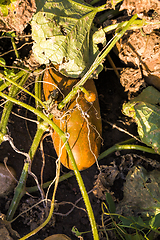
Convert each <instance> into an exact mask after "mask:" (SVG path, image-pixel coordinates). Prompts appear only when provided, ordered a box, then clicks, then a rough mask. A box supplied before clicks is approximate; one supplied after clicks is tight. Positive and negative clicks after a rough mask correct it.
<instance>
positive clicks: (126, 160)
mask: <svg viewBox="0 0 160 240" xmlns="http://www.w3.org/2000/svg"><path fill="white" fill-rule="evenodd" d="M29 31H30V29H29V28H26V29H25V31H24V34H26V32H29ZM137 36H138V37H139V38H141V35H140V31H139V30H137V32H136V31H135V32H134V31H133V32H129V33H128V34H126V35H125V37H124V38H123V40H122V42H123V47H122V48H120V46H119V45H117V49H118V51H119V57H120V58H121V60H120V59H119V58H118V56H117V55H116V54H115V50H114V52H112V53H111V57H112V59H113V61H114V63H115V65H116V67H117V69H118V70H119V72H121V78H120V79H119V78H118V77H117V76H116V74H115V72H114V71H113V69H111V66H110V63H109V62H108V60H106V62H105V63H104V66H105V68H104V70H103V72H101V73H100V75H99V78H98V79H97V80H95V84H96V87H97V91H98V96H99V103H100V109H101V117H102V127H103V133H102V138H103V144H102V147H101V152H103V151H105V150H106V149H108V148H110V147H111V146H113V145H114V144H116V143H119V142H121V141H124V140H127V139H129V138H131V136H129V135H128V132H129V133H130V134H132V135H134V136H136V135H137V127H136V124H135V123H134V121H133V120H132V119H130V118H128V117H126V116H124V115H123V114H122V112H121V110H122V104H123V103H124V102H126V101H128V100H129V99H130V98H132V97H133V96H136V95H137V94H138V93H139V92H140V91H141V90H142V89H143V88H145V87H146V86H148V84H152V85H154V83H153V82H150V79H151V78H150V75H152V78H154V77H153V75H154V76H155V75H156V76H157V74H155V72H156V73H157V72H158V71H159V69H157V68H155V66H152V69H151V68H150V69H149V71H148V68H149V67H150V65H147V64H149V63H150V59H148V58H147V57H146V56H148V55H149V50H148V48H147V47H146V48H145V54H146V55H145V56H144V54H143V56H140V55H138V54H137V52H138V51H135V52H134V53H135V55H134V54H133V55H132V57H133V59H134V60H133V61H132V63H131V58H130V60H129V61H128V58H127V57H126V56H127V53H128V52H129V51H130V50H129V47H130V45H129V44H128V46H126V45H125V43H126V42H127V41H128V42H135V41H133V39H134V40H135V39H137ZM149 36H150V38H152V41H150V44H149V45H150V46H151V45H154V46H155V43H156V44H157V45H156V46H157V48H158V50H157V52H158V53H159V47H158V42H159V31H158V30H156V32H154V33H152V34H151V35H149ZM126 39H127V40H126ZM128 39H129V40H128ZM143 40H144V41H145V42H147V41H148V37H147V36H146V39H145V38H143ZM0 41H1V42H0V46H1V51H2V46H3V51H8V50H9V49H10V48H11V44H10V40H9V39H8V40H4V39H2V40H0ZM26 41H29V39H28V38H27V39H26ZM137 41H138V40H137ZM24 42H25V40H23V41H22V42H19V43H18V44H19V45H22V44H23V43H24ZM151 42H152V43H153V44H151ZM136 44H137V43H136V42H135V45H136ZM8 45H9V46H10V47H8ZM121 46H122V44H121ZM146 46H147V45H146ZM30 49H31V46H30V45H29V47H27V48H25V50H23V51H21V52H20V54H22V55H23V56H22V57H23V59H24V56H26V55H27V54H28V52H29V51H30ZM138 49H142V47H141V46H138ZM132 50H133V48H132ZM147 50H148V51H147ZM152 50H153V47H152ZM152 50H150V51H152ZM125 51H126V52H125ZM155 52H156V49H154V53H155ZM139 56H140V57H139ZM158 56H159V55H158V54H157V55H156V58H155V59H154V60H155V62H156V59H158ZM136 57H137V59H138V61H140V64H139V63H138V64H137V61H136ZM142 57H143V62H141V60H142ZM14 58H15V55H14V53H11V54H9V55H6V56H5V59H6V60H7V65H10V64H12V62H13V59H14ZM145 60H146V61H145ZM152 63H153V61H152ZM156 63H157V62H156ZM136 64H137V65H136ZM140 65H141V68H140V67H139V66H140ZM140 70H141V71H140ZM127 71H128V72H127ZM141 72H143V76H142V75H141ZM129 74H130V75H129ZM126 76H127V77H126ZM133 79H134V80H133ZM137 79H138V80H137ZM148 79H149V80H148ZM156 79H157V78H156ZM146 80H147V81H146ZM30 81H32V80H30ZM155 86H156V87H157V85H155ZM157 88H158V87H157ZM29 90H30V91H32V90H33V88H32V85H31V86H30V87H29ZM20 97H21V99H23V100H25V101H26V102H30V104H33V102H32V101H33V100H32V99H30V98H29V97H28V96H27V95H25V94H21V95H20ZM1 112H2V109H1ZM12 112H13V114H12V115H11V117H10V120H9V124H8V129H9V132H10V134H11V137H12V138H13V139H14V144H15V146H16V147H17V148H18V149H21V150H23V151H24V152H28V150H29V148H30V146H31V143H32V140H33V138H34V134H35V132H36V124H35V123H33V122H30V121H27V120H24V119H21V118H20V117H18V116H16V115H15V114H14V113H16V114H18V115H21V116H24V117H27V118H31V119H35V116H34V115H33V114H31V113H29V112H27V111H25V110H24V109H23V108H21V107H19V106H14V107H13V110H12ZM113 124H114V125H113ZM122 129H123V131H122ZM0 153H1V154H0V162H2V163H3V161H4V159H5V158H6V157H7V158H8V161H7V164H8V165H9V166H12V167H13V168H14V169H15V171H16V174H17V179H19V177H20V174H21V171H22V168H23V160H24V157H23V156H21V155H20V154H17V153H16V152H15V151H13V149H12V148H11V147H10V145H9V143H8V142H5V143H2V144H1V145H0ZM44 153H45V158H46V159H45V160H46V163H45V168H44V178H43V181H44V182H47V181H50V180H53V179H54V177H55V160H56V153H55V151H54V148H53V144H52V139H51V137H50V136H48V137H46V139H45V140H44ZM147 159H151V160H155V161H156V162H158V159H159V156H158V155H152V154H146V153H143V152H138V151H131V150H125V151H121V152H118V151H117V152H115V153H113V154H111V155H109V156H107V157H106V158H104V159H102V160H100V162H99V165H100V168H101V170H102V173H101V174H99V170H98V168H97V166H96V164H94V165H93V166H92V167H90V168H89V169H87V170H85V171H83V172H81V174H82V178H83V180H84V184H85V186H86V189H87V191H88V194H89V198H90V201H91V205H92V207H93V211H94V215H95V219H96V222H97V224H98V228H99V229H102V221H101V215H102V208H101V204H102V202H103V201H104V202H105V192H110V193H111V194H112V196H113V199H114V200H115V203H118V202H119V201H120V200H122V198H123V184H124V182H125V177H126V175H127V173H128V171H129V170H130V168H131V167H132V166H138V165H141V166H144V167H145V168H146V169H147V170H153V169H155V168H157V167H155V165H154V166H153V164H152V161H148V160H147ZM156 166H157V165H156ZM41 167H42V157H41V151H40V150H38V152H37V153H36V156H35V158H34V161H33V164H32V171H33V173H35V175H36V176H37V177H38V179H40V171H41ZM67 172H69V170H68V169H66V168H65V167H63V166H62V168H61V174H64V173H67ZM109 180H110V181H109ZM34 185H35V182H34V180H33V178H32V177H30V176H29V177H28V180H27V187H30V186H34ZM52 190H53V189H52V187H51V190H50V192H49V197H50V198H51V196H52ZM12 197H13V193H12V194H10V195H9V196H7V197H5V198H0V210H1V213H3V214H6V213H7V210H8V206H9V205H10V202H11V200H12ZM38 201H40V194H39V193H38V192H35V193H32V195H31V196H30V195H29V194H28V195H25V196H24V197H23V198H22V199H21V201H20V204H19V207H18V209H17V212H16V216H17V215H18V214H20V213H21V212H23V211H25V210H26V209H29V208H30V207H31V206H32V205H34V204H35V203H37V202H38ZM77 201H78V202H77ZM73 204H76V206H75V207H74V208H73ZM72 208H73V209H72ZM71 209H72V211H70V210H71ZM44 218H45V212H44V206H43V204H42V203H41V204H39V205H37V206H35V207H34V208H33V209H31V210H30V211H27V212H26V213H24V214H23V215H21V216H20V217H18V218H17V219H16V220H15V221H14V222H13V223H12V228H13V229H14V230H16V231H17V232H18V233H19V235H20V236H21V237H22V236H24V235H25V234H27V233H29V232H30V231H31V230H33V229H34V228H36V227H37V226H39V225H40V224H41V223H42V222H43V221H44ZM73 226H75V227H76V228H77V229H78V230H79V231H80V232H86V231H89V232H88V233H85V235H84V239H85V240H90V239H92V233H91V232H90V224H89V220H88V216H87V213H86V211H85V206H84V203H83V200H82V199H81V193H80V190H79V187H78V184H77V182H76V179H75V177H74V176H72V177H71V178H69V179H67V180H65V181H62V182H60V183H59V185H58V190H57V193H56V209H55V212H54V215H53V218H52V220H51V221H50V223H49V224H48V225H47V226H46V227H44V228H43V229H42V230H41V231H39V232H38V233H37V234H36V235H35V236H32V237H30V239H31V240H44V239H45V238H46V237H47V236H50V235H52V234H57V233H59V234H61V233H63V234H66V235H67V236H68V237H70V238H71V239H72V240H74V239H75V240H76V239H77V237H76V236H74V235H73V233H72V232H71V230H72V227H73ZM109 236H110V239H116V237H115V236H114V235H113V233H112V232H109ZM100 239H101V240H103V239H106V238H105V235H104V233H103V231H102V232H101V233H100Z"/></svg>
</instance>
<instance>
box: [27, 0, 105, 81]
mask: <svg viewBox="0 0 160 240" xmlns="http://www.w3.org/2000/svg"><path fill="white" fill-rule="evenodd" d="M97 11H98V8H94V7H92V6H89V5H87V4H86V3H83V2H82V1H80V0H76V1H75V0H74V1H72V0H61V1H60V0H57V1H53V0H51V1H46V2H45V4H44V5H43V7H42V8H41V10H40V11H39V12H37V13H36V14H35V15H34V17H33V19H32V23H31V25H32V37H33V39H34V40H35V43H34V45H33V52H34V55H35V57H36V59H37V60H38V61H39V63H41V64H48V63H49V62H52V63H53V64H54V65H58V66H59V71H60V72H61V73H62V74H64V75H66V76H70V77H82V76H83V75H84V74H85V73H86V72H87V70H88V69H89V67H90V66H91V64H92V63H93V61H94V59H95V58H96V56H97V55H98V54H99V50H98V47H97V39H98V37H97V36H95V35H94V33H95V32H96V31H95V30H93V28H92V26H93V23H92V22H93V19H94V17H95V15H96V13H97ZM96 30H97V29H96ZM96 34H97V32H96ZM102 35H103V37H100V39H101V40H100V41H101V42H103V43H104V39H105V34H104V33H102V31H100V36H102ZM94 41H95V42H94ZM100 70H101V69H100ZM100 70H99V71H100Z"/></svg>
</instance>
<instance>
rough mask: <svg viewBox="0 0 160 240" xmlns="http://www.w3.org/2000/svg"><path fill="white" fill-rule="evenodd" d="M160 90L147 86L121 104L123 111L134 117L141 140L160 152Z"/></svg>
mask: <svg viewBox="0 0 160 240" xmlns="http://www.w3.org/2000/svg"><path fill="white" fill-rule="evenodd" d="M159 103H160V92H159V91H158V90H156V89H155V88H154V87H151V86H150V87H147V88H146V89H144V90H143V92H142V93H141V94H140V95H139V96H138V97H135V98H134V99H133V100H131V101H130V102H128V103H125V104H124V105H123V113H124V114H125V115H127V116H129V117H132V118H134V119H135V121H136V123H137V125H138V134H139V136H140V138H141V140H142V141H143V142H144V143H145V144H146V145H148V146H151V147H152V148H153V149H154V150H155V152H156V153H158V154H160V106H159Z"/></svg>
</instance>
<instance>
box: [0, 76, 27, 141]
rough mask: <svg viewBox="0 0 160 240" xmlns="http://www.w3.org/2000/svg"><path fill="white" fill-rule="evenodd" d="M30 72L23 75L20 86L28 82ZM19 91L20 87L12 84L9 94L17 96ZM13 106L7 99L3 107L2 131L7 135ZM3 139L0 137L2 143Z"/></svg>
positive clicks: (0, 123)
mask: <svg viewBox="0 0 160 240" xmlns="http://www.w3.org/2000/svg"><path fill="white" fill-rule="evenodd" d="M28 76H29V73H26V74H25V75H23V77H22V79H21V80H20V82H19V85H20V86H23V84H24V83H25V82H26V80H27V79H28ZM18 92H19V88H17V87H16V86H14V85H12V86H11V88H10V91H9V94H8V96H11V97H14V96H16V94H17V93H18ZM12 107H13V103H12V102H10V101H7V102H6V104H5V106H4V109H3V113H2V117H1V122H0V132H1V133H2V135H5V134H6V133H7V124H8V119H9V116H10V113H11V110H12ZM2 141H3V140H2V139H0V144H1V143H2Z"/></svg>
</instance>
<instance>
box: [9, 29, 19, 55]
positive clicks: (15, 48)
mask: <svg viewBox="0 0 160 240" xmlns="http://www.w3.org/2000/svg"><path fill="white" fill-rule="evenodd" d="M11 35H12V37H11V43H12V46H13V49H14V52H15V55H16V58H18V59H20V56H19V53H18V51H17V46H16V43H15V39H14V37H15V33H14V32H13V33H11Z"/></svg>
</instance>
